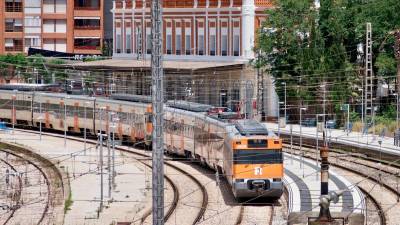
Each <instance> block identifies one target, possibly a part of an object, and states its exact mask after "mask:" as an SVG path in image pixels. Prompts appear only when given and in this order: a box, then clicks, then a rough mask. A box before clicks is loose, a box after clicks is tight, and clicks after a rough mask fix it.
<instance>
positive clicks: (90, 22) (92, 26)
mask: <svg viewBox="0 0 400 225" xmlns="http://www.w3.org/2000/svg"><path fill="white" fill-rule="evenodd" d="M74 28H75V29H76V30H100V19H75V21H74Z"/></svg>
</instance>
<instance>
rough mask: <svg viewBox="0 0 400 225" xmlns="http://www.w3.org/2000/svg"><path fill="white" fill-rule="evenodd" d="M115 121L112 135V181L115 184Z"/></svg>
mask: <svg viewBox="0 0 400 225" xmlns="http://www.w3.org/2000/svg"><path fill="white" fill-rule="evenodd" d="M115 175H116V173H115V123H114V122H113V135H112V183H113V184H115Z"/></svg>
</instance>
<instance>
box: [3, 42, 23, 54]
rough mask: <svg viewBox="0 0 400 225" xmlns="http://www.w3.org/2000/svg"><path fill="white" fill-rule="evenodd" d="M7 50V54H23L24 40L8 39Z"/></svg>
mask: <svg viewBox="0 0 400 225" xmlns="http://www.w3.org/2000/svg"><path fill="white" fill-rule="evenodd" d="M5 50H6V51H7V52H22V50H23V41H22V39H6V41H5Z"/></svg>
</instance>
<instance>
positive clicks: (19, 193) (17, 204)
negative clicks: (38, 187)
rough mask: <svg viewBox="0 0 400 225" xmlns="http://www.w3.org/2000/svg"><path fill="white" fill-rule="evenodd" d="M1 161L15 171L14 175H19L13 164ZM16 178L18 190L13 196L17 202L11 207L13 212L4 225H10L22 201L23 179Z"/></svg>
mask: <svg viewBox="0 0 400 225" xmlns="http://www.w3.org/2000/svg"><path fill="white" fill-rule="evenodd" d="M0 161H1V162H3V163H4V164H6V165H7V166H8V167H10V169H11V170H12V171H14V174H17V173H18V171H17V169H16V168H15V167H14V166H13V165H12V164H11V163H9V162H7V161H6V160H3V159H0ZM14 177H17V179H18V190H17V191H16V192H15V194H12V195H13V198H15V199H13V200H14V201H15V204H14V205H13V206H11V207H10V208H11V212H10V213H9V215H8V216H7V218H6V219H5V221H4V222H3V224H8V222H9V221H10V220H11V218H12V217H13V216H14V214H15V211H17V210H18V207H19V202H20V201H21V192H22V179H21V177H20V176H14ZM7 185H8V184H7ZM11 187H12V185H11Z"/></svg>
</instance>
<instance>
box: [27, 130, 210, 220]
mask: <svg viewBox="0 0 400 225" xmlns="http://www.w3.org/2000/svg"><path fill="white" fill-rule="evenodd" d="M20 131H23V132H28V133H34V134H38V132H37V131H33V130H25V129H22V130H20ZM42 134H43V135H47V136H52V137H61V136H60V135H58V134H53V133H42ZM67 139H68V140H74V141H77V142H82V143H83V142H84V140H83V139H82V138H78V137H71V136H68V137H67ZM87 143H89V144H96V142H95V141H93V140H89V139H88V140H87ZM115 149H116V150H118V151H121V152H124V153H127V154H131V155H135V156H139V157H140V158H139V159H138V161H140V162H141V163H143V164H144V165H145V166H146V167H148V168H152V167H151V165H150V164H149V163H146V162H145V161H149V160H151V157H149V156H148V155H146V154H144V153H142V152H138V151H135V150H133V149H130V148H126V147H117V146H116V147H115ZM165 165H166V166H167V167H170V168H172V169H174V170H176V171H179V172H180V173H181V174H182V175H184V176H185V177H187V178H188V179H190V180H191V181H192V182H193V183H194V184H195V185H196V186H197V187H196V188H195V189H196V191H200V192H201V196H202V200H201V206H199V207H198V208H199V210H198V212H197V214H196V216H195V218H194V219H193V222H192V223H191V224H193V225H194V224H197V223H198V222H200V221H201V219H202V218H203V216H204V214H205V212H206V210H207V205H208V194H207V190H206V188H205V187H204V185H202V184H201V182H200V181H199V180H198V179H197V178H196V177H194V176H193V175H191V174H190V173H188V172H186V171H184V170H182V169H181V168H179V167H178V166H176V165H173V164H172V163H171V162H168V161H165ZM164 177H165V179H166V181H167V182H168V184H169V185H171V187H172V190H173V193H174V196H173V200H172V202H171V203H169V204H168V210H167V212H166V213H165V215H164V220H165V221H166V222H168V221H169V220H170V219H171V217H172V215H173V214H174V213H175V212H176V210H177V207H178V205H179V202H180V201H181V200H182V199H183V198H186V197H187V196H188V195H190V193H189V194H187V195H186V196H181V194H180V191H179V189H178V185H177V184H176V181H174V179H172V178H171V177H170V176H168V175H165V176H164ZM190 209H192V208H190ZM150 215H151V211H147V212H145V213H144V214H143V216H142V217H141V218H140V224H146V221H148V220H149V217H150Z"/></svg>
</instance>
